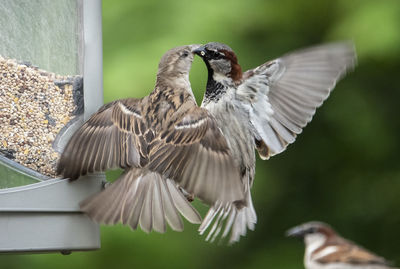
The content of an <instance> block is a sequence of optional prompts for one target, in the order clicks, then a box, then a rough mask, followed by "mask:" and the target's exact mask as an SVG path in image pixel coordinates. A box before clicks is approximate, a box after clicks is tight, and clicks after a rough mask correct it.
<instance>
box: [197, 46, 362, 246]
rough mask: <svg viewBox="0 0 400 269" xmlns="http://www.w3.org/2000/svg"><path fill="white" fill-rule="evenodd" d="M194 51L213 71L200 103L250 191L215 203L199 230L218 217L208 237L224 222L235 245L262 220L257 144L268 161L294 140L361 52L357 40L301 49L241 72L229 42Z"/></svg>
mask: <svg viewBox="0 0 400 269" xmlns="http://www.w3.org/2000/svg"><path fill="white" fill-rule="evenodd" d="M195 53H196V54H198V55H199V56H200V57H201V58H202V59H203V60H204V62H205V64H206V66H207V69H208V80H207V86H206V91H205V94H204V99H203V102H202V105H201V107H203V108H205V109H207V110H208V111H209V112H210V113H211V114H212V115H213V116H214V117H215V119H216V120H217V124H218V126H219V127H220V128H221V131H222V133H223V135H224V136H225V138H226V139H227V141H228V145H229V148H230V150H231V152H232V154H233V158H234V161H235V164H236V165H237V166H238V167H239V168H240V173H241V180H242V184H243V187H244V190H245V200H244V201H243V202H242V203H237V202H235V203H225V204H224V203H218V204H216V205H215V206H213V207H211V208H210V210H209V212H208V213H207V215H206V217H205V218H204V220H203V222H202V224H201V226H200V228H199V231H200V233H201V234H202V233H204V232H205V231H206V230H207V228H209V227H211V226H210V224H211V223H212V222H213V221H214V224H213V226H212V227H211V228H210V232H209V234H208V236H207V238H206V240H209V239H211V240H214V239H215V238H216V237H217V236H218V234H219V233H220V232H221V229H222V226H223V223H225V228H224V231H223V233H222V237H225V236H227V235H228V233H229V232H230V231H231V235H230V239H229V242H230V243H233V242H235V241H238V240H239V238H240V236H244V235H245V234H246V231H247V228H248V229H250V230H253V229H254V226H255V223H256V222H257V216H256V213H255V210H254V207H253V203H252V199H251V193H250V188H251V186H252V184H253V180H254V174H255V161H256V159H255V148H256V149H257V151H258V153H259V155H260V157H261V159H264V160H266V159H268V158H269V157H271V156H274V155H276V154H278V153H280V152H282V151H284V150H285V149H286V147H287V145H288V144H291V143H293V142H294V141H295V138H296V136H297V135H298V134H300V133H301V131H302V128H303V127H305V126H306V125H307V123H308V122H310V121H311V119H312V117H313V115H314V113H315V110H316V108H317V107H319V106H320V105H321V104H322V103H323V101H324V100H325V99H326V98H327V97H328V96H329V93H330V92H331V91H332V89H333V88H334V86H335V84H336V82H337V81H338V80H339V79H340V78H342V77H343V76H344V74H345V73H346V72H347V71H348V70H349V69H351V68H353V66H354V64H355V60H356V59H355V57H356V56H355V51H354V46H353V44H352V43H333V44H327V45H320V46H316V47H311V48H307V49H303V50H298V51H295V52H293V53H289V54H286V55H284V56H283V57H281V58H278V59H276V60H273V61H269V62H266V63H265V64H262V65H260V66H258V67H256V68H254V69H251V70H249V71H247V72H245V73H242V69H241V67H240V65H239V63H238V59H237V57H236V55H235V53H234V52H233V50H232V49H231V48H230V47H228V46H227V45H225V44H221V43H214V42H213V43H208V44H206V45H204V46H201V47H199V48H198V49H196V50H195Z"/></svg>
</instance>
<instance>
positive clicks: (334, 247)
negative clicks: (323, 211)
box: [286, 221, 393, 269]
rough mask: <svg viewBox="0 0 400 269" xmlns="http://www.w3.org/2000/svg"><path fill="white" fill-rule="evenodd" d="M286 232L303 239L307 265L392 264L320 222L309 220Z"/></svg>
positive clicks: (378, 267) (346, 268)
mask: <svg viewBox="0 0 400 269" xmlns="http://www.w3.org/2000/svg"><path fill="white" fill-rule="evenodd" d="M286 235H287V236H292V237H299V238H303V239H304V243H305V245H306V250H305V255H304V266H305V268H306V269H358V268H360V269H361V268H363V269H385V268H393V267H391V266H390V265H389V263H388V262H387V261H386V260H385V259H384V258H382V257H379V256H377V255H375V254H373V253H372V252H369V251H368V250H365V249H363V248H362V247H360V246H357V245H356V244H354V243H353V242H350V241H348V240H346V239H344V238H343V237H341V236H340V235H338V234H337V233H336V232H335V231H334V230H333V229H332V228H331V227H330V226H328V225H327V224H325V223H321V222H315V221H313V222H308V223H305V224H302V225H299V226H297V227H294V228H292V229H290V230H289V231H287V233H286Z"/></svg>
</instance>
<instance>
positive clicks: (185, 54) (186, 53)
mask: <svg viewBox="0 0 400 269" xmlns="http://www.w3.org/2000/svg"><path fill="white" fill-rule="evenodd" d="M181 56H182V57H183V58H186V57H188V56H189V52H187V51H184V52H183V53H182V55H181Z"/></svg>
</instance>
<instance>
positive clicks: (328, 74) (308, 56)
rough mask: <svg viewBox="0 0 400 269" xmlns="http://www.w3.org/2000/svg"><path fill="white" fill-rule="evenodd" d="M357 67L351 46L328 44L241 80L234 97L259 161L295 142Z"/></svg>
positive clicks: (286, 57) (261, 68) (288, 57)
mask: <svg viewBox="0 0 400 269" xmlns="http://www.w3.org/2000/svg"><path fill="white" fill-rule="evenodd" d="M355 61H356V56H355V50H354V46H353V44H352V43H346V42H342V43H332V44H327V45H321V46H316V47H311V48H308V49H303V50H299V51H296V52H293V53H290V54H287V55H284V56H283V57H281V58H279V59H276V60H274V61H270V62H267V63H265V64H263V65H261V66H259V67H257V68H255V69H252V70H249V71H247V72H246V73H245V74H244V76H243V78H244V79H243V83H242V84H241V85H240V86H239V87H238V91H237V96H238V99H239V100H240V101H241V104H242V105H243V107H244V108H245V109H246V110H247V111H248V113H249V116H250V121H251V123H252V125H253V127H254V136H255V139H256V145H257V149H258V151H259V154H260V156H261V157H262V158H263V159H267V158H269V157H270V156H273V155H275V154H278V153H280V152H282V151H284V150H285V148H286V146H287V145H288V144H290V143H293V142H294V140H295V138H296V136H297V135H298V134H300V133H301V131H302V128H304V127H305V126H306V125H307V123H309V122H310V121H311V119H312V117H313V115H314V113H315V110H316V109H317V108H318V107H319V106H320V105H321V104H322V103H323V102H324V101H325V100H326V98H327V97H328V96H329V94H330V92H331V91H332V90H333V88H334V87H335V85H336V83H337V81H338V80H339V79H340V78H342V77H343V76H344V74H345V73H346V72H347V71H348V70H350V69H352V68H353V67H354V65H355ZM254 89H255V90H256V91H255V92H254Z"/></svg>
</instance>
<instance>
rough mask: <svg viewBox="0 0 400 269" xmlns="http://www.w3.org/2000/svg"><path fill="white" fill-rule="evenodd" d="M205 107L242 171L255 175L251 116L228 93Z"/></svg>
mask: <svg viewBox="0 0 400 269" xmlns="http://www.w3.org/2000/svg"><path fill="white" fill-rule="evenodd" d="M204 107H205V108H206V109H207V110H208V111H209V112H210V113H211V114H212V115H213V116H214V118H215V119H216V121H217V124H218V126H219V128H220V129H221V131H222V133H223V135H224V136H225V139H226V140H227V142H228V145H229V148H230V150H231V153H232V156H233V158H234V160H235V162H236V165H238V166H239V167H240V169H241V171H242V172H243V173H244V172H247V173H249V174H250V177H251V178H253V176H254V169H255V151H254V137H253V136H252V134H251V131H250V130H251V129H250V121H249V117H248V116H247V115H246V113H245V111H244V110H242V109H240V108H239V107H237V106H235V104H234V99H233V98H231V97H230V96H229V94H226V95H225V96H224V97H223V98H220V99H219V100H218V101H216V102H212V101H211V102H208V103H207V104H204Z"/></svg>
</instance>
